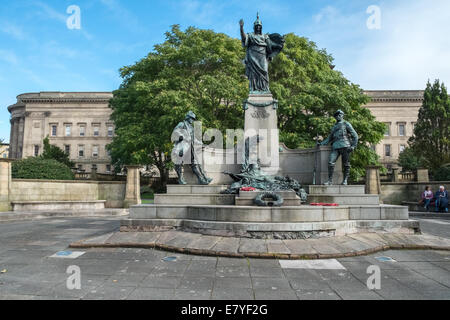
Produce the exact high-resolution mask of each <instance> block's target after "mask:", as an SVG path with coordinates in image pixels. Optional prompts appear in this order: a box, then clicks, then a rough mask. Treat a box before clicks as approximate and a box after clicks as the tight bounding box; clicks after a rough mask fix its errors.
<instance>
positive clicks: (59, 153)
mask: <svg viewBox="0 0 450 320" xmlns="http://www.w3.org/2000/svg"><path fill="white" fill-rule="evenodd" d="M41 157H42V159H53V160H56V161H58V162H60V163H63V164H64V165H66V166H67V167H69V168H72V167H74V166H75V164H74V163H73V162H72V161H70V159H69V155H68V154H67V153H65V152H64V151H63V150H61V149H60V148H59V147H58V146H54V145H51V144H50V142H49V139H48V137H46V138H45V139H44V152H43V153H42V155H41Z"/></svg>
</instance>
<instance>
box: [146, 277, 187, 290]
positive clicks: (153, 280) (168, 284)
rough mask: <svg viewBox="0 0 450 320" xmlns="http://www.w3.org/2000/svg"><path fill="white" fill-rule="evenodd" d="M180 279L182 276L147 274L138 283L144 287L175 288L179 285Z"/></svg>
mask: <svg viewBox="0 0 450 320" xmlns="http://www.w3.org/2000/svg"><path fill="white" fill-rule="evenodd" d="M181 279H182V277H174V276H155V275H149V276H147V277H146V278H144V279H143V280H142V281H141V282H140V283H139V286H140V287H145V288H169V289H175V288H177V287H178V286H179V285H180V283H181Z"/></svg>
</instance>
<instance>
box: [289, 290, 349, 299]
mask: <svg viewBox="0 0 450 320" xmlns="http://www.w3.org/2000/svg"><path fill="white" fill-rule="evenodd" d="M295 294H296V295H297V297H298V298H299V300H342V299H341V297H340V296H338V295H337V294H336V292H334V291H333V290H331V289H328V290H309V289H307V290H296V291H295Z"/></svg>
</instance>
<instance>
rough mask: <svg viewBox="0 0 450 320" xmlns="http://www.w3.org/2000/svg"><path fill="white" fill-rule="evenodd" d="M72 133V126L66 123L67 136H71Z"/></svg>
mask: <svg viewBox="0 0 450 320" xmlns="http://www.w3.org/2000/svg"><path fill="white" fill-rule="evenodd" d="M71 135H72V126H71V125H66V137H70V136H71Z"/></svg>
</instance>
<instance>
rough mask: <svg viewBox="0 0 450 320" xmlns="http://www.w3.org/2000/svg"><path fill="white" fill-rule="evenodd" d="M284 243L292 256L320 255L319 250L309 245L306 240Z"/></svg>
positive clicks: (285, 241)
mask: <svg viewBox="0 0 450 320" xmlns="http://www.w3.org/2000/svg"><path fill="white" fill-rule="evenodd" d="M283 242H284V244H285V245H286V247H287V248H288V249H289V250H290V251H291V253H292V254H311V255H317V254H318V253H317V250H315V249H314V248H313V247H312V246H311V245H310V244H308V243H307V242H306V240H283Z"/></svg>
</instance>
